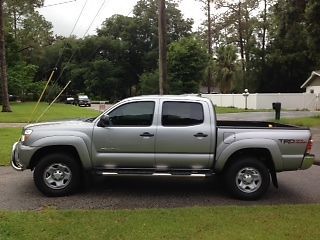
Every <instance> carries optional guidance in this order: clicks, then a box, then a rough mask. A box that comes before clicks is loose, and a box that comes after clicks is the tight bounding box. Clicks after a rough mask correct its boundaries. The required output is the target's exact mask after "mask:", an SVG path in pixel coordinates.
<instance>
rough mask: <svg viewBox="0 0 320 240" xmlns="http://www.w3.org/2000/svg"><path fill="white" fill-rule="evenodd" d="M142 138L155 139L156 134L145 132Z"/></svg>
mask: <svg viewBox="0 0 320 240" xmlns="http://www.w3.org/2000/svg"><path fill="white" fill-rule="evenodd" d="M140 136H141V137H154V134H152V133H149V132H144V133H142V134H140Z"/></svg>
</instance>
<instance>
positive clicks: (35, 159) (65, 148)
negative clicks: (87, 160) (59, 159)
mask: <svg viewBox="0 0 320 240" xmlns="http://www.w3.org/2000/svg"><path fill="white" fill-rule="evenodd" d="M53 153H63V154H66V155H69V156H72V157H73V158H74V159H75V161H76V162H77V163H78V164H79V166H80V168H81V169H84V166H83V163H82V161H81V159H80V156H79V153H78V151H77V149H76V148H75V147H74V146H71V145H52V146H45V147H42V148H40V149H38V150H37V151H36V152H35V154H33V156H32V158H31V161H30V164H29V168H30V169H31V170H33V169H34V168H35V167H36V166H37V164H38V163H39V161H40V160H41V158H42V157H44V156H46V155H48V154H53Z"/></svg>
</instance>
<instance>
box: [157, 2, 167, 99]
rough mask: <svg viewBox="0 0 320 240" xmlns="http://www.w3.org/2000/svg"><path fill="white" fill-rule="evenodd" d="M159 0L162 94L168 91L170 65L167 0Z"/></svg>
mask: <svg viewBox="0 0 320 240" xmlns="http://www.w3.org/2000/svg"><path fill="white" fill-rule="evenodd" d="M158 1H159V18H158V34H159V93H160V95H163V94H166V93H168V82H167V74H168V66H167V31H166V26H167V24H166V4H165V0H158Z"/></svg>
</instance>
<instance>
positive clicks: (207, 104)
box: [11, 96, 314, 200]
mask: <svg viewBox="0 0 320 240" xmlns="http://www.w3.org/2000/svg"><path fill="white" fill-rule="evenodd" d="M311 146H312V140H311V133H310V130H309V129H307V128H299V127H295V126H289V125H283V124H278V123H272V122H244V121H217V117H216V113H215V108H214V105H213V103H212V102H211V101H210V100H209V99H207V98H202V97H190V96H140V97H133V98H128V99H125V100H122V101H120V102H119V103H117V104H115V105H114V106H113V107H111V108H110V109H108V110H107V111H105V112H104V113H102V114H101V115H99V116H98V117H96V118H91V119H85V120H77V121H62V122H48V123H38V124H30V125H28V126H26V127H24V129H23V133H22V137H21V139H20V141H19V142H17V143H15V144H14V146H13V150H12V161H11V163H12V166H13V168H14V169H16V170H19V171H22V170H25V169H31V170H33V175H34V182H35V185H36V186H37V187H38V189H39V190H40V191H41V192H42V193H44V194H45V195H47V196H64V195H68V194H71V193H74V192H75V191H77V190H78V188H79V186H80V185H81V184H83V181H82V180H83V179H84V176H86V174H88V173H94V174H98V175H106V176H108V175H127V174H130V175H138V176H139V175H148V176H181V175H183V176H190V177H208V176H212V175H214V174H219V175H221V176H222V178H219V179H223V181H225V184H226V186H227V189H228V191H229V192H230V193H231V194H232V195H233V196H235V197H237V198H240V199H245V200H253V199H257V198H260V197H261V196H262V195H263V194H264V193H265V192H266V191H267V189H268V188H269V184H270V178H271V179H272V181H273V184H274V185H275V186H276V187H277V186H278V183H277V175H276V173H277V172H282V171H295V170H304V169H307V168H309V167H311V166H312V164H313V162H314V156H313V155H311V154H310V150H311Z"/></svg>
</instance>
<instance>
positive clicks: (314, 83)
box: [301, 70, 320, 95]
mask: <svg viewBox="0 0 320 240" xmlns="http://www.w3.org/2000/svg"><path fill="white" fill-rule="evenodd" d="M301 88H305V89H306V93H314V94H317V95H318V94H320V70H318V71H313V72H312V73H311V76H310V77H309V78H308V79H307V81H305V82H304V84H302V86H301Z"/></svg>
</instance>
